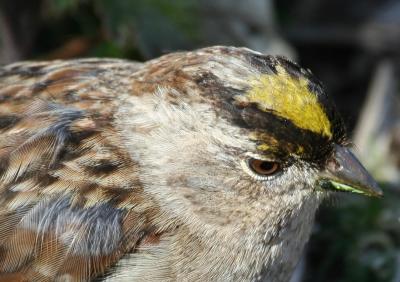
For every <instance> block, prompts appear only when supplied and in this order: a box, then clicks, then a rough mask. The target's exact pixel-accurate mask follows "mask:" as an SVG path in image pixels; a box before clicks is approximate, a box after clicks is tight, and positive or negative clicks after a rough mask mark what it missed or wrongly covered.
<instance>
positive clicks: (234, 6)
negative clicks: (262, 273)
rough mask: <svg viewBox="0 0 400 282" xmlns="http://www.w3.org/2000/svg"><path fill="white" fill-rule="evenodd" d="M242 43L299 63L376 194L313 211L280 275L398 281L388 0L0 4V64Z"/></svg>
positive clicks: (399, 151) (398, 45)
mask: <svg viewBox="0 0 400 282" xmlns="http://www.w3.org/2000/svg"><path fill="white" fill-rule="evenodd" d="M217 44H221V45H234V46H247V47H250V48H252V49H255V50H258V51H261V52H264V53H271V54H281V55H285V56H287V57H290V58H293V59H294V60H296V61H298V62H299V63H301V64H302V65H303V66H305V67H307V68H310V69H311V70H312V71H313V72H314V74H316V76H317V77H318V78H319V79H320V80H322V81H323V82H324V84H325V87H326V90H327V92H328V93H329V94H330V95H333V96H334V98H335V100H336V101H337V104H338V107H339V109H340V111H341V112H342V114H343V116H344V117H345V120H346V123H347V126H348V129H349V134H350V135H351V136H352V137H353V140H354V144H355V148H354V150H355V152H356V154H358V155H359V157H360V158H361V159H362V160H363V162H364V163H365V164H366V166H367V167H368V168H369V170H371V172H372V173H373V174H374V175H375V177H376V178H377V179H378V181H379V182H380V183H381V185H382V187H383V189H384V191H385V197H384V198H383V199H367V198H363V197H360V196H353V195H347V194H346V195H343V194H340V195H338V196H336V197H335V198H333V199H330V200H329V202H327V203H325V205H324V206H323V207H322V208H321V209H320V211H319V213H318V215H317V220H316V224H315V228H314V232H313V235H312V237H311V240H310V243H309V244H308V247H307V249H306V251H305V254H304V256H303V259H302V261H301V262H300V263H299V266H298V268H297V270H296V273H295V274H294V277H293V278H292V282H300V281H306V282H308V281H310V282H311V281H321V282H322V281H343V282H350V281H363V282H369V281H371V282H372V281H393V282H399V281H400V173H399V168H400V101H399V100H400V99H399V97H400V95H399V90H400V87H399V81H400V80H399V69H400V68H399V67H400V60H399V59H400V1H389V0H379V1H378V0H375V1H372V0H353V1H344V0H335V1H317V0H301V1H294V0H280V1H271V0H248V1H245V0H204V1H195V0H171V1H167V0H135V1H123V0H120V1H117V0H114V1H112V0H96V1H95V0H30V1H24V0H13V1H8V0H1V1H0V63H2V64H5V63H10V62H13V61H18V60H27V59H33V60H39V59H45V60H48V59H69V58H76V57H91V56H94V57H121V58H127V59H132V60H139V61H144V60H148V59H151V58H154V57H157V56H160V55H162V54H164V53H168V52H171V51H175V50H187V49H194V48H199V47H202V46H209V45H217Z"/></svg>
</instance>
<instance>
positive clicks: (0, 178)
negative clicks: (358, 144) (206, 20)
mask: <svg viewBox="0 0 400 282" xmlns="http://www.w3.org/2000/svg"><path fill="white" fill-rule="evenodd" d="M0 85H1V90H0V281H89V280H93V279H96V280H104V281H288V280H289V278H290V276H291V274H292V272H293V269H294V267H295V266H296V263H297V261H298V259H299V256H300V255H301V252H302V249H303V247H304V244H305V243H306V241H307V240H308V238H309V235H310V231H311V227H312V224H313V219H314V214H315V211H316V209H317V207H318V205H319V204H320V203H321V200H322V199H323V198H325V197H327V196H329V195H330V194H332V193H333V192H334V191H349V192H356V193H362V194H365V195H368V196H380V195H381V194H382V192H381V190H380V189H379V188H378V186H377V184H376V183H375V181H374V180H373V179H372V177H371V176H370V175H369V174H368V172H367V171H366V170H365V169H364V168H363V166H362V165H361V164H360V163H359V162H358V160H357V159H356V158H355V157H354V155H353V154H352V153H351V152H350V150H349V148H348V147H349V146H348V142H347V138H346V135H345V130H344V126H343V122H342V120H341V118H340V116H339V114H338V112H337V110H336V109H335V107H334V104H333V103H332V101H331V100H330V98H329V97H328V96H327V95H326V93H325V92H324V90H323V87H322V85H321V83H320V82H319V81H318V80H317V79H316V78H315V77H314V76H313V75H312V74H311V72H310V71H308V70H305V69H303V68H301V67H299V66H298V65H297V64H295V63H293V62H291V61H289V60H287V59H285V58H282V57H274V56H268V55H263V54H260V53H258V52H254V51H251V50H249V49H246V48H234V47H220V46H217V47H209V48H204V49H199V50H196V51H192V52H179V53H172V54H168V55H165V56H162V57H160V58H157V59H154V60H151V61H148V62H145V63H136V62H130V61H127V60H119V59H79V60H70V61H49V62H21V63H15V64H11V65H8V66H3V67H2V68H1V69H0Z"/></svg>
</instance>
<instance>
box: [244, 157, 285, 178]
mask: <svg viewBox="0 0 400 282" xmlns="http://www.w3.org/2000/svg"><path fill="white" fill-rule="evenodd" d="M249 166H250V168H251V169H252V170H253V171H254V172H255V173H257V174H258V175H262V176H269V175H273V174H274V173H276V172H278V171H279V170H280V168H281V165H280V164H279V163H277V162H272V161H264V160H257V159H250V160H249Z"/></svg>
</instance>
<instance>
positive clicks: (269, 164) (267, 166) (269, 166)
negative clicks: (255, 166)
mask: <svg viewBox="0 0 400 282" xmlns="http://www.w3.org/2000/svg"><path fill="white" fill-rule="evenodd" d="M275 165H276V164H275V163H273V162H262V163H260V168H261V169H262V170H265V171H271V170H273V169H274V166H275Z"/></svg>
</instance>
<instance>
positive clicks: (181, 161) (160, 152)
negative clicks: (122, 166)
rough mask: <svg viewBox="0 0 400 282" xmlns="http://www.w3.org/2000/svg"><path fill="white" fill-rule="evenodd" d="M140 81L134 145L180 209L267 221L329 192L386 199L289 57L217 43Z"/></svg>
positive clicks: (154, 183)
mask: <svg viewBox="0 0 400 282" xmlns="http://www.w3.org/2000/svg"><path fill="white" fill-rule="evenodd" d="M135 76H136V80H135V81H136V82H135V85H134V89H136V91H138V92H140V100H139V98H138V97H137V96H138V95H133V96H132V95H131V96H129V98H128V99H127V101H128V102H127V103H126V104H125V106H124V108H129V110H126V111H127V112H129V115H126V114H125V116H128V117H129V121H127V122H126V124H128V123H129V124H131V125H132V126H131V130H130V132H133V134H132V133H131V134H129V135H127V136H128V139H129V141H128V142H130V144H131V145H130V146H128V147H131V148H133V149H132V152H133V154H136V153H135V152H144V153H143V154H142V155H141V156H138V157H137V158H138V159H140V160H141V163H142V166H143V167H145V168H146V170H145V171H146V174H145V176H144V179H143V182H144V183H146V185H147V186H148V187H150V188H149V191H151V192H150V193H154V194H156V195H157V197H159V198H160V201H161V202H162V201H168V202H169V203H174V204H169V205H168V207H174V208H173V209H174V210H173V212H175V213H179V214H180V215H182V214H186V215H187V218H188V219H189V218H193V213H194V214H201V216H199V221H204V220H206V221H207V219H208V220H209V222H214V223H219V224H220V225H226V224H229V223H232V222H239V221H240V222H243V221H246V220H247V222H251V224H261V223H260V222H262V221H263V218H265V215H266V214H274V213H276V212H277V211H281V212H280V214H281V216H282V214H293V213H296V212H294V211H295V210H298V212H300V211H299V209H302V208H304V207H307V206H308V204H307V203H309V206H310V209H311V210H315V207H316V206H317V205H318V203H319V201H320V199H321V198H323V196H324V195H327V194H329V193H330V192H331V191H347V192H355V193H361V194H365V195H368V196H380V195H382V192H381V190H380V189H379V188H378V185H377V184H376V182H375V181H374V180H373V178H372V177H371V176H370V175H369V173H368V172H367V171H366V169H365V168H364V167H363V166H362V165H361V163H360V162H359V161H358V160H357V158H356V157H355V156H354V155H353V154H352V153H351V151H350V149H349V145H348V144H349V142H348V141H347V138H346V135H345V129H344V125H343V122H342V119H341V117H340V115H339V114H338V112H337V110H336V108H335V106H334V104H333V102H332V101H331V99H330V97H329V96H327V94H326V93H325V92H324V89H323V87H322V85H321V83H320V82H319V81H318V80H317V79H316V78H315V77H314V76H313V74H312V73H311V72H310V71H309V70H306V69H303V68H301V67H300V66H298V65H297V64H296V63H293V62H291V61H290V60H288V59H285V58H282V57H274V56H268V55H262V54H260V53H257V52H254V51H251V50H249V49H245V48H228V47H211V48H206V49H200V50H198V51H194V52H187V53H177V54H172V55H167V56H164V57H162V58H161V59H157V60H156V61H151V62H149V63H148V65H147V68H146V72H138V73H137V74H135ZM140 78H146V79H142V80H143V81H146V83H141V82H140ZM148 81H152V82H157V87H155V86H154V83H153V84H151V85H149V84H148ZM143 93H146V94H143ZM148 94H149V95H148ZM144 97H147V98H144ZM145 99H147V102H145V103H143V101H144V100H145ZM132 109H133V110H132ZM138 144H141V145H138ZM138 146H140V149H139V150H138V149H135V148H137V147H138ZM166 206H167V205H166ZM188 211H189V212H188ZM269 220H270V219H269ZM255 222H257V223H255ZM246 226H247V225H246ZM242 227H243V226H242Z"/></svg>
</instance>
